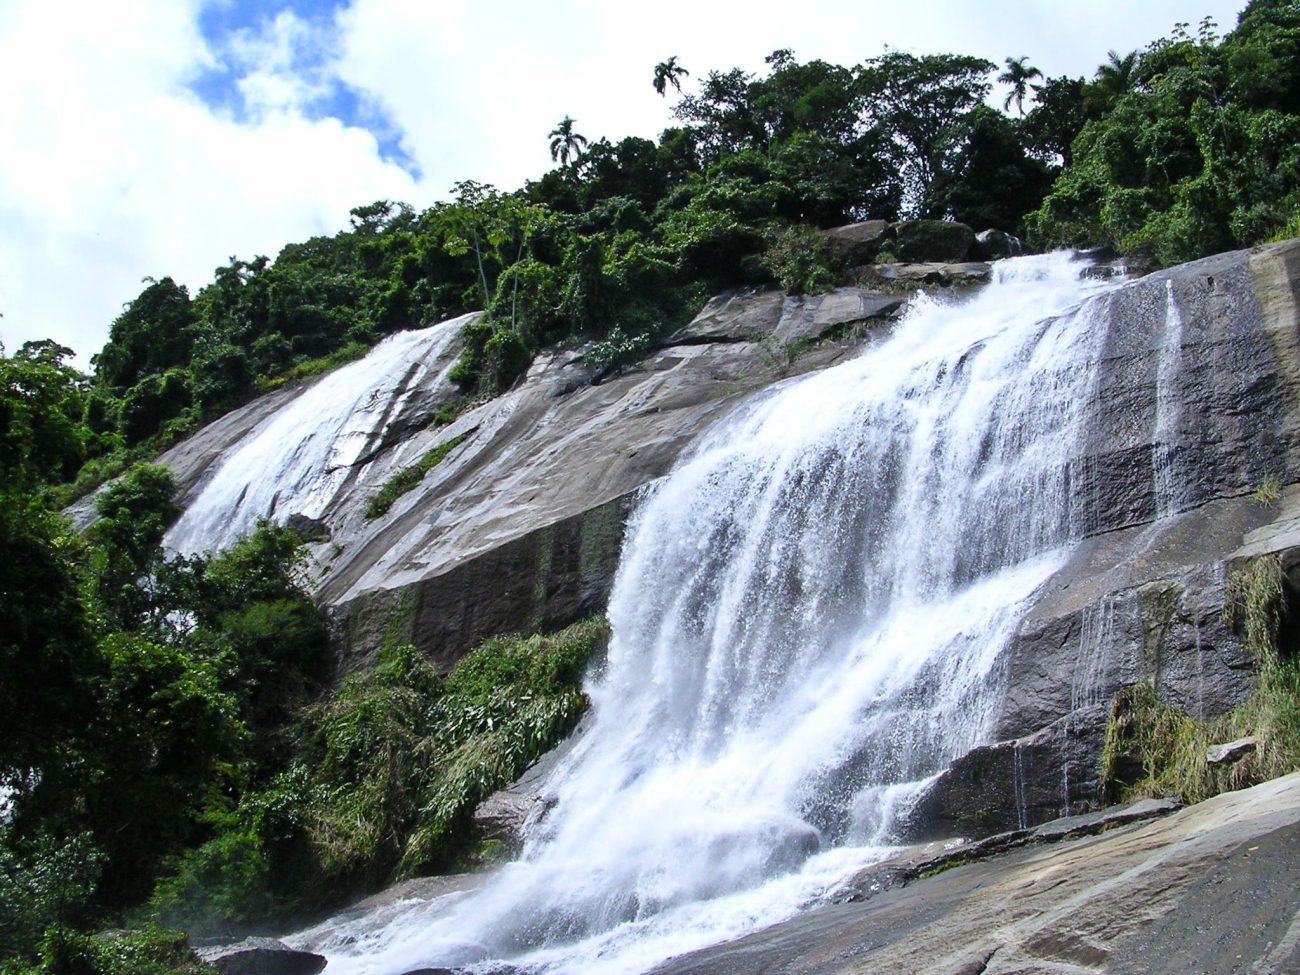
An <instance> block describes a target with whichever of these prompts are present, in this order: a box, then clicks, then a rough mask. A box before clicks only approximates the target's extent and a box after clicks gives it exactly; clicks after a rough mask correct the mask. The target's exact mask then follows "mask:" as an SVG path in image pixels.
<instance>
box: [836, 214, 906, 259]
mask: <svg viewBox="0 0 1300 975" xmlns="http://www.w3.org/2000/svg"><path fill="white" fill-rule="evenodd" d="M893 236H894V230H893V226H892V225H891V224H890V223H889V221H888V220H864V221H863V222H861V223H851V224H849V225H847V226H845V227H833V228H832V229H830V230H828V231H826V239H827V240H828V241H830V246H831V254H832V255H833V256H834V258H835V260H836V261H837V262H838V263H840V264H843V265H844V266H846V267H851V266H853V265H855V264H870V263H871V262H872V261H874V260H875V259H876V255H877V254H879V253H880V249H881V247H883V246H884V244H885V242H886V241H888V240H890V239H891V238H892V237H893Z"/></svg>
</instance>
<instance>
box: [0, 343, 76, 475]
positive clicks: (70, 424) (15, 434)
mask: <svg viewBox="0 0 1300 975" xmlns="http://www.w3.org/2000/svg"><path fill="white" fill-rule="evenodd" d="M71 354H72V353H71V350H69V349H66V348H64V347H63V346H59V345H55V344H54V343H51V342H49V341H48V340H46V341H42V342H27V343H25V344H24V345H23V346H22V348H20V349H19V350H18V353H17V354H16V355H14V356H12V357H10V356H6V355H4V351H3V349H0V483H2V484H3V485H4V486H5V488H6V489H15V488H17V489H20V490H24V491H35V490H37V489H38V488H39V487H41V486H42V485H45V484H57V483H60V482H62V481H67V480H71V479H72V478H73V477H74V476H75V475H76V473H77V468H78V467H79V466H80V465H81V462H82V461H83V460H84V459H85V446H86V439H87V437H88V436H89V431H87V429H86V428H85V426H84V424H83V423H82V419H81V418H82V413H83V410H84V405H85V401H86V392H87V381H86V377H85V376H83V375H81V373H79V372H77V371H76V370H75V369H73V368H72V367H71V366H67V365H64V364H63V359H65V358H66V357H68V356H69V355H71Z"/></svg>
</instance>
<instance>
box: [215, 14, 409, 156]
mask: <svg viewBox="0 0 1300 975" xmlns="http://www.w3.org/2000/svg"><path fill="white" fill-rule="evenodd" d="M346 6H347V3H346V2H345V0H329V2H327V0H294V2H289V3H282V4H268V3H262V2H256V0H222V2H215V3H210V4H208V5H207V6H205V7H202V8H201V9H200V10H199V12H198V27H199V32H200V34H201V35H202V37H203V39H204V40H205V41H206V42H207V45H208V49H209V50H210V51H212V52H213V54H214V61H213V63H212V64H210V65H208V66H206V67H204V68H203V69H202V70H201V71H200V73H199V74H198V76H197V77H195V78H194V80H193V81H191V82H190V85H189V88H190V90H191V91H193V92H194V94H196V95H197V96H198V97H199V98H201V99H202V100H203V102H204V103H205V104H206V105H208V106H209V107H210V108H211V109H212V110H213V111H216V112H224V113H229V114H230V116H231V117H233V118H235V119H237V120H238V121H240V122H242V123H245V124H246V123H248V122H249V121H250V120H251V118H252V116H253V114H254V112H255V108H254V107H253V106H250V105H249V104H248V101H247V99H246V98H245V96H244V94H243V92H241V91H240V87H239V81H240V79H241V78H242V77H243V76H244V74H245V73H246V72H247V71H248V70H250V69H251V68H253V67H255V65H253V64H251V63H250V58H249V56H248V51H247V50H246V49H247V47H248V46H249V42H250V41H252V40H253V39H255V38H258V37H261V36H263V35H265V34H266V33H268V32H271V31H273V30H274V27H273V25H274V23H275V21H276V19H277V18H278V17H279V16H280V15H281V14H283V13H284V12H286V11H287V12H288V13H289V14H291V15H293V17H294V18H296V19H297V20H298V21H301V22H302V23H303V24H304V25H306V27H307V30H306V31H304V32H303V33H302V35H301V36H300V37H299V38H298V40H297V43H295V44H293V45H292V48H291V51H290V60H289V63H288V65H287V67H288V69H289V70H290V71H291V72H292V73H293V74H295V75H297V76H299V77H303V78H308V79H311V81H312V82H313V84H314V85H316V86H317V87H318V89H319V90H318V92H317V93H316V96H315V97H314V98H312V99H310V100H308V101H305V102H304V103H303V105H302V112H303V115H304V116H305V117H306V118H308V119H310V120H312V121H319V120H321V119H327V118H336V119H339V120H340V121H342V122H343V123H344V124H345V125H347V126H356V127H359V128H363V129H365V130H367V131H368V132H370V134H371V135H373V136H374V137H375V139H376V141H377V143H378V147H379V156H380V158H381V159H383V160H385V161H389V162H394V163H396V164H397V165H399V166H401V167H402V168H403V169H405V170H406V171H407V172H409V173H410V174H411V175H412V176H413V177H415V178H416V179H418V178H419V177H420V176H421V175H422V174H421V171H420V166H419V163H418V162H417V161H416V160H415V159H414V158H413V157H412V156H411V155H410V153H408V152H407V151H406V150H405V148H404V147H403V146H402V142H401V132H400V130H399V128H398V127H397V125H396V124H395V123H394V122H393V120H392V119H391V118H389V117H388V115H387V114H386V113H385V112H384V110H383V109H382V108H380V107H379V106H378V105H377V104H376V103H375V100H374V99H373V98H368V97H367V96H366V95H365V93H363V92H362V91H360V90H358V89H357V88H355V87H353V86H352V85H350V84H348V83H346V82H345V81H344V80H343V79H341V78H339V77H337V76H336V75H333V74H332V73H331V70H330V65H331V62H332V61H333V60H334V58H336V57H337V56H338V54H339V51H340V47H341V38H340V31H339V29H338V26H337V24H336V17H337V15H338V14H339V12H340V11H341V10H343V9H344V8H345V7H346ZM254 46H255V45H254Z"/></svg>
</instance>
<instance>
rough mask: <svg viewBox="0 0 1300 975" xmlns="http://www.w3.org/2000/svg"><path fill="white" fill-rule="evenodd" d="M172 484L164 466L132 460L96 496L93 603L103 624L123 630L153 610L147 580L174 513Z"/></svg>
mask: <svg viewBox="0 0 1300 975" xmlns="http://www.w3.org/2000/svg"><path fill="white" fill-rule="evenodd" d="M175 494H176V482H175V481H174V480H173V479H172V476H171V474H170V472H169V471H168V470H167V469H166V468H165V467H156V466H153V465H149V464H137V465H136V466H134V467H132V468H131V469H130V470H129V471H127V473H126V474H125V475H123V476H122V477H121V478H120V479H119V480H117V481H116V482H114V483H113V484H112V485H111V486H109V487H108V488H107V489H106V490H105V491H104V492H103V493H102V494H101V495H100V496H99V498H98V499H97V500H96V502H95V510H96V511H97V512H98V513H99V520H98V521H96V522H95V524H94V526H93V527H92V528H91V530H90V535H91V537H92V538H93V539H94V541H95V543H96V551H95V555H94V559H93V563H92V565H93V572H94V579H95V587H96V595H97V597H98V598H97V603H98V607H99V610H100V612H101V613H102V614H103V617H104V620H105V622H106V623H107V625H108V626H109V627H112V628H117V629H129V628H131V627H132V626H135V625H138V624H139V623H141V622H143V620H144V617H145V615H146V614H148V613H149V612H150V610H151V609H152V608H153V607H151V605H150V599H149V590H148V588H147V587H144V586H141V585H140V584H139V583H140V581H141V580H142V579H148V578H149V577H150V576H151V574H152V571H153V569H154V567H155V566H156V565H157V563H158V562H159V560H160V559H161V552H160V550H159V548H158V546H159V543H160V542H161V541H162V537H163V534H164V533H165V532H166V531H167V526H168V525H170V524H171V522H172V521H173V520H174V519H175V518H176V516H177V515H178V514H179V513H180V509H179V508H178V507H177V506H176V503H175V502H174V501H173V500H172V498H173V496H174V495H175Z"/></svg>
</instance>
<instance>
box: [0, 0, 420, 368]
mask: <svg viewBox="0 0 1300 975" xmlns="http://www.w3.org/2000/svg"><path fill="white" fill-rule="evenodd" d="M76 6H77V9H76V10H75V11H72V12H70V11H68V10H67V9H58V7H57V6H56V5H53V4H49V3H41V2H39V0H37V2H30V3H22V4H19V5H18V6H16V7H7V8H6V11H5V13H4V14H0V89H3V90H4V91H6V92H7V93H8V95H7V97H6V98H4V99H2V100H0V144H3V145H4V146H5V147H6V148H5V149H4V150H3V155H2V156H0V313H3V314H4V316H5V317H4V318H3V319H0V337H2V338H3V340H4V342H5V345H6V347H7V348H8V350H9V351H11V352H12V351H13V350H15V349H16V348H17V346H18V345H20V344H21V343H22V342H23V341H25V340H27V339H31V338H38V337H45V336H49V337H52V338H55V339H57V340H58V341H60V342H63V343H64V344H67V345H71V346H72V347H74V348H75V349H76V350H77V351H78V352H79V353H80V354H81V358H82V360H83V362H84V361H85V360H88V358H89V356H90V354H91V353H93V352H95V351H97V350H98V348H99V346H100V345H102V343H103V340H104V338H105V337H106V335H107V331H108V325H109V323H110V322H111V321H112V319H113V318H114V317H115V316H116V315H117V314H118V313H119V311H120V310H121V306H122V304H123V302H125V301H127V300H129V299H130V298H132V297H134V295H135V294H137V293H138V292H139V290H140V288H141V284H140V280H141V278H142V277H143V276H144V275H154V276H158V277H161V276H162V275H167V274H170V275H172V276H173V277H175V278H177V280H180V281H183V282H185V283H187V284H189V285H190V287H191V289H192V290H197V288H198V287H200V286H201V285H202V284H204V283H206V282H207V281H209V280H210V279H211V276H212V270H213V269H214V268H215V267H216V266H218V265H220V264H223V263H225V261H226V260H227V259H228V258H229V257H230V255H232V254H238V255H239V256H242V257H251V256H253V255H254V254H256V253H266V254H271V255H274V254H275V253H276V252H277V251H278V250H279V249H280V247H281V246H282V245H283V244H284V243H286V242H287V241H291V240H301V239H305V238H306V237H308V236H311V235H313V234H322V233H334V232H335V231H337V230H338V229H340V228H341V227H344V226H346V225H347V216H348V210H349V209H350V208H351V207H353V206H356V205H358V204H360V203H365V202H368V201H371V200H374V199H377V198H380V197H391V198H396V199H409V198H413V197H414V196H416V195H417V187H416V184H415V182H414V181H413V180H412V179H411V177H410V176H409V175H408V174H407V173H405V172H404V171H403V170H402V169H400V168H399V167H398V166H396V165H393V164H389V163H385V162H383V161H382V160H381V159H380V157H379V149H378V146H377V144H376V142H375V139H374V138H373V136H371V135H370V134H369V133H368V132H366V131H365V130H363V129H359V128H349V127H347V126H345V125H343V124H342V123H341V122H340V121H339V120H337V119H331V118H326V119H323V120H320V121H312V120H310V119H309V118H308V117H306V116H304V114H303V112H302V109H303V106H304V104H305V103H306V102H307V101H309V100H310V99H312V98H314V97H315V96H316V94H317V93H318V92H317V91H316V89H315V88H314V87H313V84H314V83H313V82H312V81H311V80H310V79H308V80H307V81H301V80H295V79H294V77H293V75H292V72H291V71H290V70H289V68H290V67H291V65H290V63H289V61H287V60H286V59H287V58H289V57H290V55H291V49H292V46H293V45H294V44H302V43H307V42H309V41H310V38H307V37H305V36H304V33H303V32H304V31H305V30H306V27H305V25H303V24H302V23H301V22H300V21H296V19H294V18H291V17H290V18H285V17H281V18H279V19H277V20H276V21H275V22H274V24H273V26H272V30H271V32H270V34H269V36H268V37H267V38H265V39H261V40H259V39H257V38H254V37H253V36H251V35H248V36H245V37H243V38H241V39H240V42H241V44H242V45H243V46H242V48H241V49H240V51H239V54H240V56H241V58H242V61H243V64H244V66H245V67H246V68H248V74H247V76H246V79H245V85H246V93H247V94H248V96H249V98H250V101H251V103H252V104H251V106H250V108H251V109H252V111H251V112H250V114H249V118H248V119H247V120H245V121H242V122H241V121H237V120H236V119H234V118H233V117H230V116H229V115H228V114H224V113H216V112H214V111H213V110H211V109H210V108H209V107H208V106H206V105H204V104H203V103H202V102H201V101H200V100H199V99H198V98H197V97H196V96H195V95H194V94H192V93H191V92H190V91H189V90H188V88H187V87H186V86H187V84H189V83H190V82H191V81H192V80H193V79H194V78H195V77H196V76H197V74H198V72H199V71H200V70H202V69H203V68H204V67H207V66H210V65H211V64H212V63H213V53H212V52H210V51H209V50H208V49H207V48H206V47H205V45H204V42H203V40H202V38H201V37H200V36H199V33H198V30H197V26H196V24H197V10H196V6H197V5H196V4H195V3H193V2H191V3H189V4H181V3H177V2H175V0H130V2H119V3H114V4H89V3H87V4H78V5H76Z"/></svg>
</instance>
